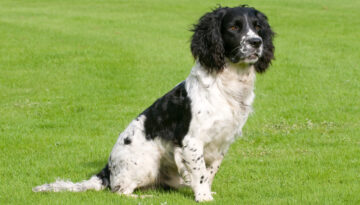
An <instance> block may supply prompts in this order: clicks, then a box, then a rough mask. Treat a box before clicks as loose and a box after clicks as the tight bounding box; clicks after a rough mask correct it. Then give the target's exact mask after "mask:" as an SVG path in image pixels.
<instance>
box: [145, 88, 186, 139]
mask: <svg viewBox="0 0 360 205" xmlns="http://www.w3.org/2000/svg"><path fill="white" fill-rule="evenodd" d="M190 103H191V100H190V98H189V97H188V96H187V92H186V89H185V82H182V83H180V84H179V85H177V86H176V87H175V88H174V89H172V90H171V91H170V92H168V93H167V94H166V95H164V96H163V97H161V98H159V99H158V100H157V101H155V103H154V104H152V105H151V106H150V107H149V108H148V109H146V110H145V111H144V112H143V113H142V114H141V115H145V117H146V120H145V123H144V127H145V136H146V139H148V140H150V139H154V138H155V137H161V138H162V139H165V140H169V141H173V142H174V143H175V144H176V145H180V146H182V140H183V138H184V136H185V135H186V133H187V132H188V130H189V125H190V120H191V107H190Z"/></svg>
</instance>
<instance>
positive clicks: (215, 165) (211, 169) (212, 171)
mask: <svg viewBox="0 0 360 205" xmlns="http://www.w3.org/2000/svg"><path fill="white" fill-rule="evenodd" d="M223 159H224V156H223V155H221V156H220V157H219V158H218V159H216V160H214V161H213V162H212V163H211V164H210V165H209V166H208V167H207V172H208V174H209V186H210V190H211V186H212V183H213V180H214V177H215V175H216V173H217V172H218V171H219V168H220V164H221V162H222V160H223ZM214 193H215V192H214Z"/></svg>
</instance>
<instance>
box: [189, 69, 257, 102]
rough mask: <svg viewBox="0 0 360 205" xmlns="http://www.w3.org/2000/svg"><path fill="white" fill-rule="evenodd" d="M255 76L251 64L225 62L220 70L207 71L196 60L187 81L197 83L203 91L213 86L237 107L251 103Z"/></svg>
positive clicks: (211, 88) (212, 88)
mask: <svg viewBox="0 0 360 205" xmlns="http://www.w3.org/2000/svg"><path fill="white" fill-rule="evenodd" d="M255 77H256V75H255V68H254V66H253V65H249V64H233V63H230V62H227V63H226V65H225V67H224V69H223V70H222V71H218V72H215V71H214V72H211V73H209V72H208V71H207V69H206V68H204V67H203V66H202V65H201V64H200V63H199V62H196V64H195V65H194V67H193V68H192V70H191V73H190V75H189V77H188V79H187V82H189V83H190V84H193V83H195V84H198V86H199V89H204V92H205V93H206V92H209V91H210V90H214V88H215V90H218V91H219V92H220V93H221V94H222V95H223V96H224V97H225V98H226V99H227V101H228V102H229V103H230V104H231V105H232V106H236V107H237V105H239V104H240V105H246V106H250V105H251V104H252V101H253V99H254V93H253V90H254V83H255ZM189 86H190V85H189ZM206 90H207V91H206Z"/></svg>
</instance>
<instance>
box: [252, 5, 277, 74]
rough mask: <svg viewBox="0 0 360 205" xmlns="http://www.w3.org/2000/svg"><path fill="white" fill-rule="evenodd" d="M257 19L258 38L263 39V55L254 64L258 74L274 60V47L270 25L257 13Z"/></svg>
mask: <svg viewBox="0 0 360 205" xmlns="http://www.w3.org/2000/svg"><path fill="white" fill-rule="evenodd" d="M257 17H258V18H259V20H260V21H259V23H260V26H261V30H260V31H259V35H260V37H261V38H262V39H263V43H264V44H263V49H264V50H263V55H262V56H261V57H260V59H259V60H258V61H257V62H256V63H255V70H256V71H257V72H259V73H262V72H265V70H266V69H267V68H268V67H269V66H270V64H271V60H273V59H275V57H274V52H275V47H274V44H273V38H274V35H275V33H274V32H273V31H272V30H271V28H270V25H269V23H268V21H267V17H266V16H265V14H263V13H261V12H259V11H258V12H257Z"/></svg>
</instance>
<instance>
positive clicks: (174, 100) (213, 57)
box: [33, 6, 274, 202]
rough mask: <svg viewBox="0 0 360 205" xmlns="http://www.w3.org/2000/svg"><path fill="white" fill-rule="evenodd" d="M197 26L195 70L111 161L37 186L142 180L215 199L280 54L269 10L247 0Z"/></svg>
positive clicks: (127, 189) (126, 189)
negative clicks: (264, 78)
mask: <svg viewBox="0 0 360 205" xmlns="http://www.w3.org/2000/svg"><path fill="white" fill-rule="evenodd" d="M192 31H193V32H194V33H193V36H192V39H191V52H192V54H193V56H194V58H195V61H196V62H195V65H194V66H193V68H192V70H191V72H190V74H189V76H188V77H187V78H186V80H185V81H183V82H181V83H179V84H178V85H177V86H176V87H175V88H173V89H172V90H171V91H170V92H168V93H167V94H165V95H164V96H163V97H161V98H159V99H158V100H157V101H155V103H154V104H152V105H151V106H150V107H149V108H147V109H146V110H145V111H144V112H142V113H141V114H140V115H139V116H137V117H136V118H135V119H134V120H133V121H132V122H131V123H130V124H129V126H128V127H127V128H126V129H125V130H124V131H123V132H122V133H121V134H120V136H119V138H118V140H117V142H116V144H115V145H114V147H113V149H112V152H111V154H110V157H109V160H108V163H107V164H106V166H105V168H104V169H103V170H102V171H101V172H100V173H98V174H97V175H94V176H92V177H91V178H90V179H89V180H85V181H82V182H78V183H73V182H70V181H61V180H58V181H56V182H54V183H51V184H44V185H41V186H37V187H35V188H33V191H35V192H43V191H55V192H56V191H74V192H78V191H85V190H88V189H95V190H102V189H104V188H106V187H110V189H111V190H112V191H113V192H115V193H118V194H122V195H129V196H134V195H133V191H134V190H135V189H138V188H144V187H153V186H159V185H160V186H168V187H172V188H175V189H176V188H179V187H181V186H190V187H191V189H192V190H193V191H194V195H195V200H196V201H198V202H202V201H211V200H213V197H212V192H211V185H212V182H213V179H214V176H215V174H216V172H217V171H218V169H219V167H220V164H221V161H222V160H223V158H224V156H225V154H226V152H227V151H228V149H229V146H230V145H231V143H233V142H234V141H235V139H236V137H237V136H240V135H241V130H242V127H243V126H244V124H245V122H246V120H247V118H248V115H249V113H251V110H252V109H251V104H252V102H253V100H254V97H255V95H254V82H255V74H256V72H258V73H262V72H264V71H265V70H266V69H267V68H268V66H269V65H270V63H271V60H272V59H273V58H274V45H273V42H272V41H273V37H274V33H273V31H272V30H271V28H270V26H269V24H268V21H267V17H266V16H265V15H264V14H263V13H261V12H260V11H258V10H256V9H254V8H250V7H247V6H240V7H235V8H228V7H219V8H216V9H214V10H213V11H211V12H209V13H206V14H205V15H204V16H202V17H201V18H200V20H199V22H198V24H196V25H194V28H193V29H192Z"/></svg>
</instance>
